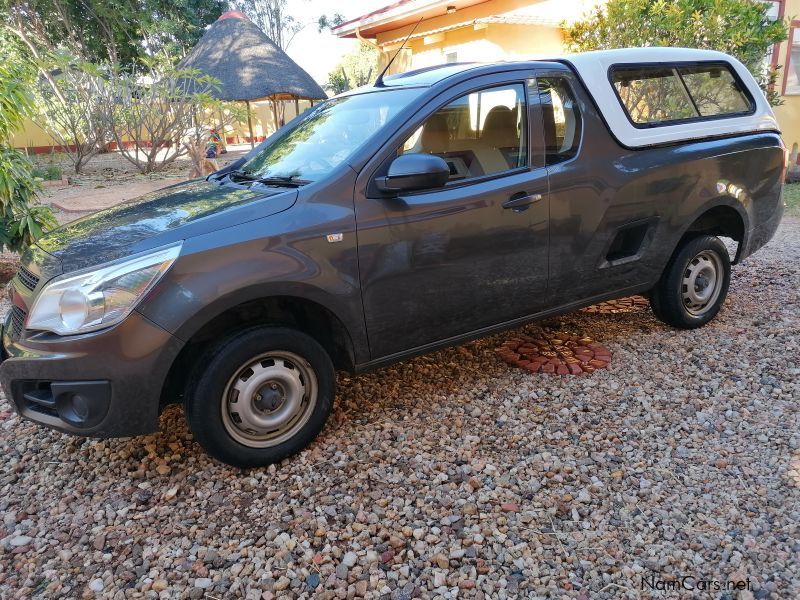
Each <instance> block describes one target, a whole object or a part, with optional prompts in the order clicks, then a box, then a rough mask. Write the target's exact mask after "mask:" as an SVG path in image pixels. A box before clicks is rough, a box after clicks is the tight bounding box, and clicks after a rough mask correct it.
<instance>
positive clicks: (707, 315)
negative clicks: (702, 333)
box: [650, 235, 731, 329]
mask: <svg viewBox="0 0 800 600" xmlns="http://www.w3.org/2000/svg"><path fill="white" fill-rule="evenodd" d="M730 281H731V260H730V256H729V255H728V249H727V248H726V247H725V244H723V243H722V241H721V240H720V239H719V238H717V237H714V236H712V235H699V236H697V237H692V238H688V239H687V240H685V241H684V242H682V244H681V245H680V246H678V248H677V250H676V251H675V254H674V255H673V256H672V258H671V259H670V261H669V264H667V268H666V269H665V270H664V273H663V274H662V275H661V279H659V281H658V283H657V284H656V287H655V288H653V290H652V292H651V294H650V305H651V307H652V308H653V312H654V313H655V315H656V316H657V317H658V318H659V319H661V320H662V321H664V322H665V323H667V324H668V325H672V326H673V327H679V328H681V329H694V328H696V327H702V326H703V325H705V324H706V323H708V322H709V321H710V320H711V319H713V318H714V317H715V316H716V315H717V313H718V312H719V310H720V308H721V307H722V304H723V302H725V298H726V296H727V295H728V286H729V285H730Z"/></svg>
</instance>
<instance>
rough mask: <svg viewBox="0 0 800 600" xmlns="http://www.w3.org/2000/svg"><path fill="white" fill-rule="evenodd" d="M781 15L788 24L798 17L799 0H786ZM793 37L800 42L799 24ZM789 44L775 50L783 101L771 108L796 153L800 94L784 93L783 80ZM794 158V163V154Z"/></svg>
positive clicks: (799, 15)
mask: <svg viewBox="0 0 800 600" xmlns="http://www.w3.org/2000/svg"><path fill="white" fill-rule="evenodd" d="M783 17H784V19H786V21H787V23H789V24H791V23H792V19H793V18H794V19H795V20H797V19H800V0H786V2H785V4H784V7H783ZM795 24H796V25H800V22H798V21H795ZM789 36H790V38H791V36H792V30H791V29H790V31H789ZM795 37H796V39H797V40H798V42H800V26H799V27H798V30H797V34H796V35H795ZM790 44H791V39H789V40H787V41H785V42H783V43H782V44H781V45H780V47H779V49H778V52H777V59H778V60H777V62H778V65H779V66H780V70H779V71H778V84H777V86H778V91H779V92H780V93H781V94H782V96H781V99H782V101H783V103H782V104H781V105H780V106H776V107H774V108H773V110H774V111H775V116H776V117H777V118H778V123H779V124H780V127H781V135H782V136H783V141H784V143H785V144H786V147H787V148H789V150H792V149H793V148H794V151H795V153H796V152H797V150H798V144H800V95H795V94H791V93H790V94H789V95H785V94H784V92H785V91H786V89H785V86H784V82H785V80H786V69H787V68H788V65H787V64H786V63H787V53H788V51H789V45H790ZM794 160H795V163H796V161H797V157H796V156H795V158H794Z"/></svg>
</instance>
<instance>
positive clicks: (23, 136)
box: [11, 100, 311, 153]
mask: <svg viewBox="0 0 800 600" xmlns="http://www.w3.org/2000/svg"><path fill="white" fill-rule="evenodd" d="M284 105H285V108H284V118H283V122H284V123H288V122H289V121H291V120H292V119H293V118H294V117H295V116H297V111H296V110H295V103H294V101H293V100H288V101H286V102H285V103H284ZM298 105H299V109H300V112H301V113H302V112H303V111H305V110H308V108H309V107H310V106H311V102H309V101H308V100H299V101H298ZM250 111H251V117H252V121H253V136H254V137H255V138H256V139H257V140H262V139H263V138H265V137H267V136H269V135H270V134H272V133H273V132H274V131H275V118H274V116H273V113H272V105H271V103H269V102H251V103H250ZM225 137H226V138H228V139H231V138H234V141H235V139H236V138H238V140H239V141H240V142H246V141H248V140H249V137H250V133H249V131H248V127H247V121H246V120H245V121H244V122H243V123H240V124H237V125H236V126H235V127H228V128H227V129H226V131H225ZM11 144H12V145H13V146H14V147H15V148H20V149H24V150H28V151H29V152H31V153H43V152H49V151H51V150H52V149H53V147H54V146H58V142H57V141H55V140H54V139H53V138H51V137H50V135H49V134H48V133H47V132H46V131H44V130H43V129H42V128H41V127H39V126H38V125H37V124H36V123H35V122H33V121H31V120H30V119H25V122H24V124H23V127H22V129H21V130H20V131H19V132H17V133H16V134H15V135H14V136H13V137H12V138H11Z"/></svg>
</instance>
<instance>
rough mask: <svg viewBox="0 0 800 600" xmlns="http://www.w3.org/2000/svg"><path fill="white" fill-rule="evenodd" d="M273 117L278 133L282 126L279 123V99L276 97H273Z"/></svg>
mask: <svg viewBox="0 0 800 600" xmlns="http://www.w3.org/2000/svg"><path fill="white" fill-rule="evenodd" d="M272 117H273V118H274V119H275V131H278V129H280V128H281V124H280V123H278V99H277V98H276V97H275V96H273V97H272Z"/></svg>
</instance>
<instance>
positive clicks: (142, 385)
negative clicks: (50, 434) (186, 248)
mask: <svg viewBox="0 0 800 600" xmlns="http://www.w3.org/2000/svg"><path fill="white" fill-rule="evenodd" d="M10 323H11V319H10V317H9V318H8V319H6V323H5V326H3V327H0V339H2V343H0V385H2V388H3V391H4V393H5V395H6V398H8V399H9V401H10V402H11V403H12V404H13V405H14V407H15V409H16V410H17V412H18V413H19V414H20V415H22V416H23V417H25V418H26V419H30V420H31V421H36V422H37V423H41V424H42V425H45V426H47V427H51V428H53V429H58V430H59V431H64V432H67V433H72V434H77V435H84V436H92V437H103V438H107V437H126V436H133V435H141V434H145V433H151V432H153V431H156V430H157V429H158V415H159V407H160V401H161V391H162V389H163V386H164V382H165V380H166V377H167V374H168V372H169V369H170V366H171V365H172V363H173V361H174V360H175V357H176V356H177V355H178V352H179V351H180V349H181V347H182V345H183V343H182V342H181V341H180V340H178V339H177V338H175V337H174V336H172V335H171V334H169V333H168V332H167V331H165V330H163V329H161V328H160V327H158V326H157V325H156V324H154V323H153V322H151V321H150V320H148V319H147V318H145V317H144V316H142V315H140V314H139V313H138V312H135V311H134V312H133V313H131V314H130V315H129V316H128V318H127V319H125V320H124V321H123V322H122V323H120V324H119V325H117V326H115V327H112V328H111V329H108V330H104V331H98V332H94V333H88V334H84V335H76V336H68V337H61V336H56V335H54V334H49V333H37V334H33V335H28V336H25V335H22V336H19V335H13V336H12V335H11V324H10Z"/></svg>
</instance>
